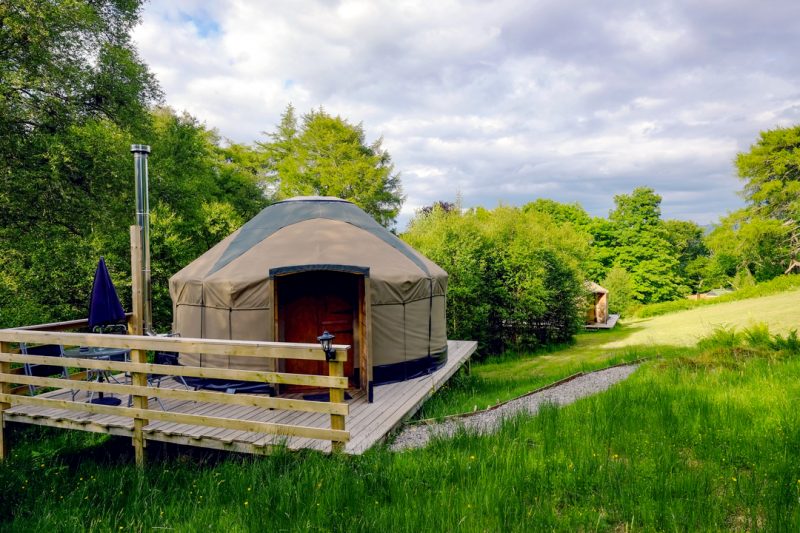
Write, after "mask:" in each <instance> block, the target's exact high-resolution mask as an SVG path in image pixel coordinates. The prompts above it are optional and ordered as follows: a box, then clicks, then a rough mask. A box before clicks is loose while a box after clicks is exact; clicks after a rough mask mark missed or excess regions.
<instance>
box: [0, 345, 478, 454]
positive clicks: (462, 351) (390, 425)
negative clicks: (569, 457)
mask: <svg viewBox="0 0 800 533" xmlns="http://www.w3.org/2000/svg"><path fill="white" fill-rule="evenodd" d="M476 348H477V343H476V342H474V341H448V358H447V364H446V365H445V366H444V367H442V368H441V369H439V370H438V371H436V372H434V373H433V374H430V375H427V376H423V377H420V378H417V379H413V380H409V381H404V382H401V383H393V384H389V385H381V386H378V387H375V388H374V392H373V400H374V401H373V403H368V402H367V398H366V395H365V394H364V393H363V392H361V391H350V394H351V395H352V399H350V400H347V403H348V404H349V406H350V414H349V415H348V416H347V417H346V420H345V422H346V429H347V430H348V431H349V432H350V441H349V442H347V444H346V447H345V450H344V451H345V452H346V453H349V454H360V453H363V452H364V451H366V450H367V449H369V448H370V447H371V446H373V445H374V444H376V443H377V442H380V441H381V440H383V439H384V438H386V436H387V435H388V434H389V433H390V432H391V431H392V430H393V429H395V428H396V427H397V426H398V425H400V424H401V423H402V422H403V421H404V420H406V419H408V418H410V417H411V416H413V415H414V413H416V412H417V410H418V409H419V408H420V407H421V406H422V404H423V403H424V402H425V400H427V399H428V398H429V397H430V396H431V395H432V394H433V393H434V392H436V391H437V390H438V389H439V388H440V387H441V386H442V385H444V383H446V382H447V380H448V379H449V378H450V377H451V376H452V375H453V374H455V372H456V371H457V370H458V369H459V368H460V367H461V366H462V365H463V364H464V363H465V362H466V361H467V360H468V359H469V357H470V356H471V355H472V354H473V353H474V352H475V349H476ZM161 386H162V387H169V388H176V389H180V388H183V387H182V386H181V385H180V384H179V383H177V382H175V381H174V380H172V379H169V380H165V381H164V382H163V383H162V385H161ZM71 395H72V393H71V391H69V390H65V389H62V390H58V391H53V392H49V393H46V394H43V395H41V397H43V398H53V399H64V400H70V399H71ZM86 396H87V393H85V392H80V393H79V395H78V396H76V400H78V401H80V400H81V399H82V398H86ZM118 397H120V398H121V400H122V406H123V407H124V406H126V405H127V404H128V397H127V396H118ZM161 403H162V404H163V406H164V409H165V410H167V411H169V412H176V413H186V414H193V415H203V416H210V417H224V418H237V419H240V420H252V421H259V422H272V423H280V424H292V425H297V426H306V427H318V428H328V427H330V416H329V415H327V414H323V413H313V412H297V411H280V410H271V409H264V408H260V407H251V406H236V405H224V404H217V403H204V402H194V401H180V400H169V399H162V400H161ZM150 408H151V409H159V404H158V402H156V401H155V400H154V399H151V400H150ZM4 417H5V420H6V421H8V422H19V423H25V424H37V425H44V426H53V427H61V428H67V429H78V430H83V431H94V432H100V433H110V434H113V435H120V436H127V437H131V436H132V435H133V427H134V423H133V419H131V418H127V417H120V416H110V415H102V414H92V413H86V412H76V411H70V410H66V409H52V408H44V407H38V406H31V405H17V406H14V407H11V408H10V409H8V410H6V411H5V412H4ZM144 434H145V438H146V439H147V440H151V441H161V442H170V443H176V444H184V445H191V446H200V447H205V448H213V449H220V450H229V451H237V452H245V453H254V454H266V453H269V452H270V450H271V449H272V447H273V446H276V445H280V446H287V447H289V448H290V449H294V450H296V449H302V448H308V449H314V450H319V451H324V452H328V451H330V450H331V442H330V441H324V440H315V439H307V438H300V437H287V436H280V435H268V434H264V433H254V432H248V431H236V430H229V429H222V428H215V427H208V426H195V425H190V424H177V423H171V422H155V421H154V422H150V423H149V424H148V425H146V426H145V427H144Z"/></svg>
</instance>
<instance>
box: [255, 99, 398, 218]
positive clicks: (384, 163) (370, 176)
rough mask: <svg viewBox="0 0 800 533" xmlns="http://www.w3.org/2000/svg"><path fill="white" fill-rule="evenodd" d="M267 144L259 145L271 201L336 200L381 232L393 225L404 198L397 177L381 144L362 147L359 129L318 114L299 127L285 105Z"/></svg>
mask: <svg viewBox="0 0 800 533" xmlns="http://www.w3.org/2000/svg"><path fill="white" fill-rule="evenodd" d="M269 137H270V142H267V143H260V144H259V146H260V147H261V150H262V151H263V153H264V155H265V159H266V165H267V168H268V169H269V172H270V176H271V177H272V179H273V180H274V185H273V187H274V189H275V191H276V197H277V198H279V199H283V198H289V197H292V196H315V195H321V196H337V197H339V198H344V199H346V200H350V201H351V202H353V203H354V204H356V205H358V206H359V207H361V208H362V209H364V210H365V211H366V212H367V213H369V214H370V215H372V216H373V217H374V218H375V219H376V220H377V221H378V222H379V223H381V224H382V225H384V226H386V227H391V226H393V225H394V223H395V220H396V218H397V215H398V214H399V213H400V207H401V206H402V204H403V199H404V198H403V195H402V191H401V188H400V176H399V174H397V173H395V172H394V165H393V164H392V159H391V156H390V155H389V152H387V151H386V150H385V149H384V148H383V147H382V143H383V140H382V139H378V140H376V141H374V142H373V143H371V144H367V142H366V139H365V135H364V128H363V126H362V125H361V124H357V125H353V124H350V123H349V122H348V121H347V120H345V119H343V118H341V117H339V116H336V117H334V116H331V115H329V114H328V113H326V112H325V111H324V110H323V109H319V110H315V111H311V112H310V113H307V114H306V115H304V116H303V118H302V123H301V124H298V121H297V117H296V115H295V111H294V107H292V106H291V105H289V106H288V107H287V108H286V111H285V112H284V113H283V115H282V117H281V121H280V123H279V124H278V126H277V129H276V131H275V132H273V133H271V134H269Z"/></svg>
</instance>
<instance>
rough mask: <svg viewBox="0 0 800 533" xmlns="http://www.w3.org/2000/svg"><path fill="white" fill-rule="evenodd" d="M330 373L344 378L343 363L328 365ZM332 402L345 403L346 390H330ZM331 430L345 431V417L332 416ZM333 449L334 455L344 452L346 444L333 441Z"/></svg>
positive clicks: (335, 362) (330, 363)
mask: <svg viewBox="0 0 800 533" xmlns="http://www.w3.org/2000/svg"><path fill="white" fill-rule="evenodd" d="M328 373H329V374H330V375H331V376H333V377H342V376H344V363H343V362H341V361H331V362H329V363H328ZM329 390H330V392H329V394H330V398H329V399H330V401H331V402H335V403H344V389H336V388H331V389H329ZM331 429H339V430H342V431H344V429H345V428H344V416H342V415H333V414H332V415H331ZM331 449H332V451H333V452H334V453H340V452H343V451H344V442H340V441H331Z"/></svg>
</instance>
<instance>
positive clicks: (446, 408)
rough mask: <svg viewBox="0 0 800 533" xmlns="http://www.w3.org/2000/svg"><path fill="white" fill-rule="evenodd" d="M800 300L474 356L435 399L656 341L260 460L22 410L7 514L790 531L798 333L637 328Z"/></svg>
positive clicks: (166, 522)
mask: <svg viewBox="0 0 800 533" xmlns="http://www.w3.org/2000/svg"><path fill="white" fill-rule="evenodd" d="M797 298H798V293H797V291H794V292H792V293H786V294H785V295H775V296H774V297H767V298H766V299H761V298H759V299H754V300H749V301H746V302H731V305H733V304H739V305H741V304H747V305H745V306H744V307H739V306H732V307H728V305H729V304H719V305H715V306H707V307H703V308H702V309H695V310H692V311H686V312H684V313H675V314H674V315H666V316H662V317H658V318H655V319H651V320H648V321H642V322H636V323H633V324H630V325H623V326H622V327H621V328H619V329H616V330H613V331H607V332H597V333H586V334H582V335H579V336H578V338H577V340H576V342H575V344H573V345H571V346H569V347H566V348H564V349H562V350H557V351H553V352H550V353H540V354H534V355H526V354H505V355H504V356H502V357H496V358H492V359H489V360H488V361H487V362H485V363H483V364H475V365H474V366H473V369H472V373H471V374H470V375H460V376H459V377H458V378H457V379H456V380H455V382H454V383H452V384H451V385H448V387H447V389H446V390H445V391H444V393H443V394H437V395H436V396H435V397H434V399H433V400H432V401H431V402H430V403H429V404H428V405H427V406H426V408H425V412H426V415H427V416H440V415H443V414H448V413H452V412H460V411H470V410H472V409H473V408H474V407H477V408H485V407H486V406H487V405H489V404H493V403H496V402H497V401H502V400H505V399H509V398H511V397H514V396H517V395H519V394H522V393H525V392H528V391H529V390H531V389H533V388H536V387H539V386H542V385H545V384H548V383H551V382H552V381H554V380H557V379H559V378H562V377H565V376H567V375H569V374H572V373H575V372H577V371H581V370H591V369H595V368H602V367H605V366H608V365H610V364H614V363H617V362H624V361H630V360H633V359H638V358H650V360H649V361H648V362H646V363H644V364H643V365H642V367H641V368H640V369H639V370H638V371H637V372H636V373H634V374H633V376H631V377H630V378H629V379H628V380H626V381H624V382H622V383H619V384H617V385H616V386H614V387H613V388H612V389H610V390H609V391H607V392H605V393H602V394H598V395H596V396H593V397H589V398H585V399H583V400H580V401H578V402H576V403H575V404H572V405H570V406H567V407H564V408H561V409H557V408H552V407H551V408H545V409H543V410H542V411H541V412H540V414H539V415H538V416H535V417H530V416H520V417H518V418H515V419H513V420H510V421H508V422H506V423H505V424H504V425H503V427H502V428H501V430H500V431H499V432H497V433H496V434H493V435H487V436H478V435H472V434H464V433H462V434H460V435H457V436H456V437H455V438H454V439H449V440H441V439H440V440H435V441H434V442H433V443H432V444H431V445H430V446H428V447H427V448H424V449H420V450H413V451H407V452H403V453H392V452H390V451H389V450H388V449H386V448H383V447H379V448H376V449H372V450H370V451H369V452H367V453H366V454H364V455H363V456H358V457H348V456H330V457H329V456H324V455H321V454H318V453H312V452H301V453H289V452H278V453H276V454H275V455H274V456H271V457H267V458H253V457H242V456H238V455H234V454H216V453H209V452H206V451H202V450H192V449H190V448H178V447H171V446H160V445H158V444H156V443H152V444H151V446H150V447H149V452H148V453H149V455H150V461H149V463H148V466H147V467H146V468H145V469H144V470H143V471H137V469H136V468H135V467H134V465H133V464H132V462H133V453H132V448H131V444H130V440H129V439H124V438H110V437H107V436H99V435H93V434H87V433H81V432H70V431H58V430H53V429H40V428H33V427H22V426H14V427H13V428H12V429H11V431H10V433H11V438H12V440H13V448H12V457H11V458H10V459H9V460H8V461H7V462H6V463H4V464H2V465H0V487H2V490H3V495H2V498H0V531H46V530H48V529H49V530H58V531H153V530H161V529H171V530H175V531H200V530H203V531H207V530H212V531H253V530H264V529H274V530H286V531H306V530H324V531H375V530H384V531H428V530H444V531H452V530H457V529H461V530H466V531H531V530H542V529H556V530H564V531H575V530H578V531H581V530H582V531H587V530H593V531H594V530H601V531H606V530H607V531H622V530H635V529H643V530H692V531H696V530H704V531H706V530H741V531H745V530H756V529H758V530H764V529H766V530H787V531H797V530H798V529H800V461H798V459H797V458H798V457H800V410H798V409H797V405H798V402H800V342H798V341H797V338H796V337H791V336H789V335H786V334H785V333H784V334H783V341H782V342H780V343H776V342H775V338H774V337H770V335H769V334H767V333H766V332H765V331H764V329H763V328H761V329H759V328H751V329H750V330H748V331H745V332H743V333H740V334H732V333H731V332H730V330H727V331H726V330H717V331H716V333H715V334H714V335H712V337H711V338H710V339H706V340H704V341H703V342H701V343H700V344H699V345H698V346H659V345H637V344H635V343H638V342H641V341H640V340H637V339H641V338H642V335H643V332H645V331H650V332H651V334H656V332H657V330H658V329H659V328H669V331H670V332H671V333H672V335H673V336H675V337H677V338H688V337H689V333H687V332H690V331H691V332H696V331H697V327H698V323H702V321H703V320H702V319H700V318H698V316H697V315H695V314H691V313H695V312H697V311H703V312H709V311H711V310H713V311H714V312H715V313H716V312H717V311H719V310H723V311H724V312H723V313H722V314H715V315H713V316H715V317H718V318H714V319H713V320H712V319H710V318H707V320H706V322H707V323H708V324H709V327H711V326H712V325H714V326H716V325H721V324H727V325H733V324H739V325H747V324H748V323H749V322H748V321H749V318H748V317H747V316H746V314H745V313H743V310H747V309H750V310H753V309H755V310H756V311H753V312H754V313H756V314H757V315H756V316H758V317H759V320H758V321H759V322H763V321H764V320H769V321H770V326H771V327H772V329H774V330H775V331H780V332H786V331H787V330H790V329H792V327H793V324H792V319H791V318H789V319H787V316H789V317H793V316H795V315H792V314H791V312H792V311H793V309H794V305H793V302H796V301H798V300H797ZM776 306H777V307H778V309H781V310H782V312H780V313H778V314H776V315H770V314H769V310H770V309H773V308H775V307H776ZM703 316H704V317H709V316H711V315H703ZM773 316H774V320H773V318H771V317H773ZM658 320H666V322H658ZM717 320H719V321H720V322H716V321H717ZM659 324H660V325H659ZM693 334H699V333H693ZM792 339H793V340H792Z"/></svg>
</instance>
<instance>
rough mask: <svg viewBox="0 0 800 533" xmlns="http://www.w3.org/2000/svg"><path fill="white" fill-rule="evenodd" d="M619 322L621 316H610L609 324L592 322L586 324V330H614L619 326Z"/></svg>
mask: <svg viewBox="0 0 800 533" xmlns="http://www.w3.org/2000/svg"><path fill="white" fill-rule="evenodd" d="M617 320H619V315H608V321H607V322H605V323H601V322H592V323H590V324H586V329H613V328H614V326H616V325H617Z"/></svg>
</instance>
